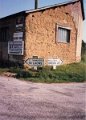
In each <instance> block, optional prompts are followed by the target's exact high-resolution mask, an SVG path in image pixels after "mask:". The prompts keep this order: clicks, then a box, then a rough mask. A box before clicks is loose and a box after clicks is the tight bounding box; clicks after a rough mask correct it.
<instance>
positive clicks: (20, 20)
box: [16, 16, 24, 32]
mask: <svg viewBox="0 0 86 120" xmlns="http://www.w3.org/2000/svg"><path fill="white" fill-rule="evenodd" d="M23 30H24V17H23V16H19V17H17V18H16V31H17V32H18V31H23Z"/></svg>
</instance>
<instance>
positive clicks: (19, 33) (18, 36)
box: [13, 32, 23, 41]
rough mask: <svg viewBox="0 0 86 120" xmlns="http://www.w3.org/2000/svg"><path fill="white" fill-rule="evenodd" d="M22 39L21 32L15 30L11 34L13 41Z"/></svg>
mask: <svg viewBox="0 0 86 120" xmlns="http://www.w3.org/2000/svg"><path fill="white" fill-rule="evenodd" d="M22 40H23V32H16V33H14V34H13V41H22Z"/></svg>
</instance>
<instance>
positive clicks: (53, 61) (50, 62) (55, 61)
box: [48, 59, 62, 66]
mask: <svg viewBox="0 0 86 120" xmlns="http://www.w3.org/2000/svg"><path fill="white" fill-rule="evenodd" d="M61 64H62V60H60V59H48V65H49V66H58V65H61Z"/></svg>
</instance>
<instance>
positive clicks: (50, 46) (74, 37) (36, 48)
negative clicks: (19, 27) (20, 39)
mask: <svg viewBox="0 0 86 120" xmlns="http://www.w3.org/2000/svg"><path fill="white" fill-rule="evenodd" d="M79 18H80V19H79ZM25 24H26V27H25V56H24V59H25V60H26V59H27V58H32V57H33V56H38V57H41V58H44V59H48V58H60V59H61V60H63V63H73V62H76V61H80V58H81V34H80V32H81V30H80V28H81V25H82V16H81V6H80V2H77V3H74V4H69V5H66V6H60V7H56V8H51V9H46V10H42V11H38V12H33V13H29V14H27V16H26V21H25ZM56 25H61V26H64V27H65V26H67V27H69V28H71V37H70V43H60V42H58V40H56V38H57V37H58V36H57V35H56ZM79 25H80V26H79ZM77 58H78V59H77Z"/></svg>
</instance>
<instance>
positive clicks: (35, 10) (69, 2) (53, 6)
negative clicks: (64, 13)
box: [0, 0, 85, 20]
mask: <svg viewBox="0 0 86 120" xmlns="http://www.w3.org/2000/svg"><path fill="white" fill-rule="evenodd" d="M79 1H80V2H81V8H82V15H83V20H84V19H85V13H84V3H83V0H70V1H67V2H63V3H59V4H54V5H50V6H45V7H41V8H37V9H31V10H26V11H21V12H18V13H15V14H12V15H9V16H6V17H3V18H0V20H1V19H6V18H8V17H12V16H15V15H18V14H23V13H33V12H38V11H42V10H46V9H50V8H55V7H59V6H63V5H68V4H73V3H76V2H79Z"/></svg>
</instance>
